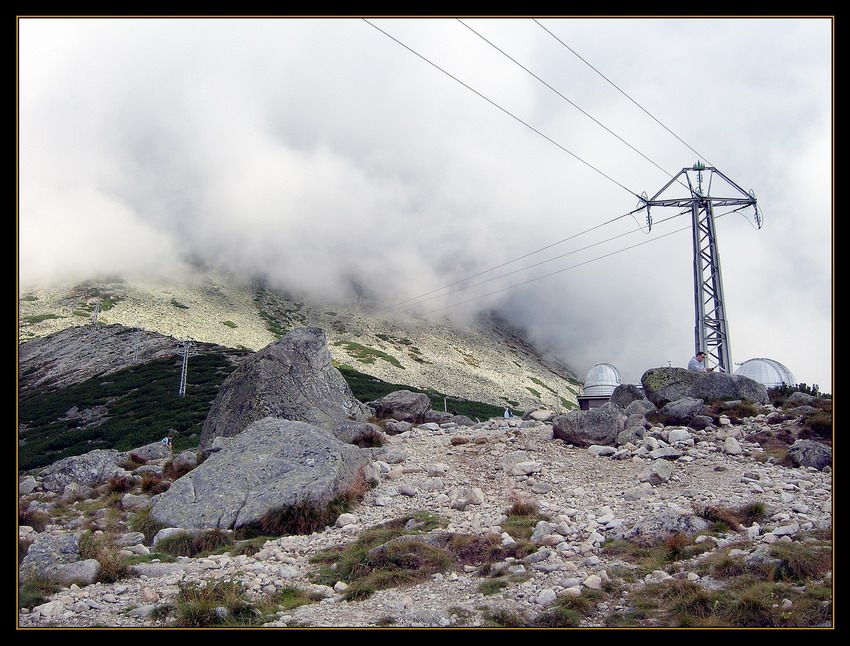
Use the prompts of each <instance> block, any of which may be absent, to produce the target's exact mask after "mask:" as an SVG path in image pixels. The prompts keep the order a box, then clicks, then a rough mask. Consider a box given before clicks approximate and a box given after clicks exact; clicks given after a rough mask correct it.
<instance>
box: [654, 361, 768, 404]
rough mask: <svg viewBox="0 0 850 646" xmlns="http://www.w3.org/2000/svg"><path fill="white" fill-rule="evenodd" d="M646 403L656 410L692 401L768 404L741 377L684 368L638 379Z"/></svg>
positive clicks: (656, 371)
mask: <svg viewBox="0 0 850 646" xmlns="http://www.w3.org/2000/svg"><path fill="white" fill-rule="evenodd" d="M640 383H641V384H642V385H643V391H644V393H646V397H647V399H649V401H651V402H652V403H653V404H655V405H656V406H658V407H661V406H664V405H665V404H668V403H670V402H672V401H676V400H677V399H684V398H685V397H692V398H694V399H702V400H703V401H705V402H710V401H714V400H718V399H747V400H749V401H753V402H757V403H759V404H766V403H768V401H769V400H768V397H767V389H766V388H765V387H764V386H763V385H762V384H760V383H758V382H757V381H754V380H753V379H750V378H749V377H744V376H743V375H731V374H728V373H725V372H692V371H690V370H685V369H684V368H651V369H649V370H647V371H646V372H645V373H643V376H642V377H641V378H640Z"/></svg>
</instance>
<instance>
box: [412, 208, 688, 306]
mask: <svg viewBox="0 0 850 646" xmlns="http://www.w3.org/2000/svg"><path fill="white" fill-rule="evenodd" d="M689 211H690V209H685V210H683V211H680V212H679V213H676V214H675V215H671V216H669V217H667V218H664V219H663V220H659V221H658V222H657V223H656V224H662V223H664V222H667V221H668V220H672V219H673V218H677V217H679V216H680V215H683V214H685V213H688V212H689ZM633 233H637V230H635V229H632V230H630V231H626V232H625V233H619V234H617V235H615V236H611V237H610V238H605V239H604V240H599V241H597V242H594V243H592V244H589V245H586V246H584V247H580V248H578V249H573V250H572V251H567V252H566V253H562V254H560V255H558V256H553V257H552V258H547V259H546V260H541V261H539V262H536V263H533V264H531V265H526V266H525V267H520V268H519V269H513V270H511V271H507V272H505V273H503V274H499V275H498V276H493V277H491V278H487V279H486V280H480V281H478V282H477V283H472V284H471V285H465V286H464V287H459V288H458V289H453V290H451V291H450V292H445V293H444V294H437V295H436V296H430V297H429V298H417V299H412V300H415V302H413V303H409V305H420V304H422V303H427V302H428V301H433V300H436V299H438V298H443V297H444V296H450V295H451V294H457V293H458V292H463V291H466V290H467V289H472V288H473V287H478V286H479V285H484V284H485V283H489V282H492V281H494V280H498V279H499V278H505V277H506V276H512V275H513V274H518V273H520V272H522V271H527V270H529V269H533V268H534V267H539V266H540V265H545V264H546V263H550V262H554V261H555V260H560V259H561V258H566V257H567V256H572V255H573V254H576V253H579V252H582V251H587V250H588V249H592V248H593V247H598V246H599V245H603V244H606V243H608V242H611V241H612V240H617V239H619V238H623V237H625V236H628V235H632V234H633ZM485 273H486V272H485ZM460 282H463V281H460ZM436 291H442V290H436Z"/></svg>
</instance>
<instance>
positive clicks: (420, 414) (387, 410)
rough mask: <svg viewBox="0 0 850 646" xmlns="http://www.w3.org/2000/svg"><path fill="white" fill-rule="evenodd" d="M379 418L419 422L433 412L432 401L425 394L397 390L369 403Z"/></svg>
mask: <svg viewBox="0 0 850 646" xmlns="http://www.w3.org/2000/svg"><path fill="white" fill-rule="evenodd" d="M369 406H371V407H372V408H374V409H375V416H376V417H378V418H381V419H383V418H387V417H389V418H392V419H394V420H397V421H399V422H419V421H422V420H424V418H425V414H426V413H427V412H428V411H429V410H431V400H430V399H429V398H428V395H426V394H425V393H414V392H412V391H410V390H396V391H395V392H391V393H390V394H389V395H386V396H384V397H381V398H380V399H376V400H375V401H372V402H369Z"/></svg>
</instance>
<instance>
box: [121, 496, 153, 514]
mask: <svg viewBox="0 0 850 646" xmlns="http://www.w3.org/2000/svg"><path fill="white" fill-rule="evenodd" d="M153 503H154V501H153V500H152V499H151V497H150V496H146V495H144V494H141V495H136V494H133V493H125V494H124V497H123V498H122V499H121V506H122V507H123V508H124V509H125V510H126V511H140V510H142V509H150V508H151V507H153Z"/></svg>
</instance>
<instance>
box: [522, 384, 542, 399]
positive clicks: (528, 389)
mask: <svg viewBox="0 0 850 646" xmlns="http://www.w3.org/2000/svg"><path fill="white" fill-rule="evenodd" d="M525 389H526V390H527V391H528V392H530V393H531V394H532V395H534V396H535V397H537V399H540V391H539V390H535V389H534V388H532V387H531V386H526V387H525Z"/></svg>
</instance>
